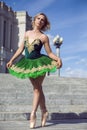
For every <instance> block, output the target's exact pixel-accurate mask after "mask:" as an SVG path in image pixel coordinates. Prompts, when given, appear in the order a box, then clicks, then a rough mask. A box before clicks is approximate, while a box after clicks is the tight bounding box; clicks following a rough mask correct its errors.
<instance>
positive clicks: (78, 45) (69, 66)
mask: <svg viewBox="0 0 87 130" xmlns="http://www.w3.org/2000/svg"><path fill="white" fill-rule="evenodd" d="M3 1H4V2H5V3H6V4H7V5H8V6H10V7H12V9H13V10H14V11H23V10H24V11H27V12H28V14H29V15H30V16H32V17H33V16H34V15H36V14H37V13H39V12H43V13H45V14H46V15H47V16H48V19H49V21H50V22H51V30H50V31H48V32H46V33H47V35H48V36H49V38H50V44H51V48H52V50H53V52H54V53H55V51H56V50H55V47H54V46H53V43H52V40H53V38H54V37H55V36H56V35H57V34H58V35H60V36H61V37H63V39H64V41H63V44H62V45H61V48H60V56H61V58H62V61H63V67H62V69H61V71H60V75H61V76H62V77H81V78H84V77H85V78H87V0H19V1H18V0H3Z"/></svg>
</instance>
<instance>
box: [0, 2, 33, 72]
mask: <svg viewBox="0 0 87 130" xmlns="http://www.w3.org/2000/svg"><path fill="white" fill-rule="evenodd" d="M28 29H31V17H30V16H29V15H28V13H27V12H26V11H20V12H15V11H13V10H12V8H11V7H8V6H7V5H6V4H5V3H4V2H0V73H6V72H7V69H6V63H7V61H8V60H9V59H10V58H11V57H12V55H13V54H14V53H15V51H16V50H17V48H18V46H19V43H20V42H21V40H22V38H23V35H24V32H25V31H26V30H28Z"/></svg>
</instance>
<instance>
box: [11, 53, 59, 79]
mask: <svg viewBox="0 0 87 130" xmlns="http://www.w3.org/2000/svg"><path fill="white" fill-rule="evenodd" d="M56 70H57V67H56V62H55V61H54V60H52V59H51V58H49V57H48V56H46V55H42V56H41V57H39V58H36V59H28V58H25V57H23V58H22V59H21V60H19V61H18V62H17V63H16V64H13V65H12V66H11V67H10V68H9V73H10V74H12V75H14V76H16V77H18V78H22V79H24V78H29V77H31V78H37V77H39V76H42V75H44V74H45V73H46V72H55V71H56Z"/></svg>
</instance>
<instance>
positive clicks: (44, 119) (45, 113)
mask: <svg viewBox="0 0 87 130" xmlns="http://www.w3.org/2000/svg"><path fill="white" fill-rule="evenodd" d="M48 115H49V114H48V112H47V111H46V112H43V113H42V119H41V126H42V127H44V126H45V124H46V121H47V118H48Z"/></svg>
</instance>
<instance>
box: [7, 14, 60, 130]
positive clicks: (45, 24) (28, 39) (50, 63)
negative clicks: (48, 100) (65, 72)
mask: <svg viewBox="0 0 87 130" xmlns="http://www.w3.org/2000/svg"><path fill="white" fill-rule="evenodd" d="M32 27H33V29H32V30H29V31H27V32H25V35H24V40H23V42H22V43H21V46H20V47H19V48H18V50H17V51H16V53H15V54H14V55H13V57H12V58H11V59H10V61H9V62H8V63H7V68H8V69H9V72H10V73H11V74H12V75H15V76H17V77H20V78H27V77H28V78H29V79H30V81H31V83H32V85H33V91H34V97H33V107H32V112H31V115H30V128H34V127H35V123H36V111H37V108H38V106H39V105H40V109H41V113H42V118H41V126H42V127H43V126H45V123H46V119H47V117H48V111H47V108H46V105H45V96H44V93H43V90H42V82H43V80H44V78H45V74H46V72H54V71H56V70H57V67H59V68H60V67H61V66H62V61H61V59H60V58H58V57H57V56H56V55H54V54H53V53H52V51H51V48H50V45H49V39H48V37H47V35H45V34H44V33H43V31H46V30H47V29H49V28H50V23H49V21H48V18H47V16H46V15H45V14H44V13H40V14H37V15H36V16H35V17H34V19H33V21H32ZM42 46H44V48H45V50H46V52H47V54H48V56H46V55H43V54H41V53H40V50H41V48H42ZM23 50H25V57H23V58H22V59H21V60H20V61H18V62H17V63H16V64H13V61H14V60H15V59H16V58H17V57H18V56H19V55H20V54H22V52H23Z"/></svg>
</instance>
